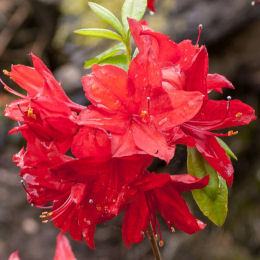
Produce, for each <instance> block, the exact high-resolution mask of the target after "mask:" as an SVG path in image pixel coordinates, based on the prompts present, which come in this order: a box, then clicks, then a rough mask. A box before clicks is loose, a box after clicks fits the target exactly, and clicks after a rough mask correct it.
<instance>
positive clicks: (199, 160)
mask: <svg viewBox="0 0 260 260" xmlns="http://www.w3.org/2000/svg"><path fill="white" fill-rule="evenodd" d="M187 167H188V173H189V174H191V175H193V176H195V177H198V178H202V177H204V176H205V175H207V174H209V177H210V179H209V184H208V186H206V187H205V188H203V189H200V190H193V191H192V196H193V198H194V199H195V201H196V203H197V204H198V206H199V208H200V210H201V211H202V213H203V214H204V215H205V216H207V217H208V218H209V219H210V220H211V221H212V222H213V223H215V224H216V225H218V226H222V225H223V224H224V222H225V219H226V216H227V211H228V188H227V184H226V181H225V180H224V179H223V178H222V177H221V176H220V175H219V174H218V173H217V172H216V171H215V170H214V169H213V168H212V167H211V166H210V165H209V164H208V162H207V161H206V160H205V159H204V158H203V156H202V155H201V154H200V153H199V152H198V151H197V149H196V148H188V159H187Z"/></svg>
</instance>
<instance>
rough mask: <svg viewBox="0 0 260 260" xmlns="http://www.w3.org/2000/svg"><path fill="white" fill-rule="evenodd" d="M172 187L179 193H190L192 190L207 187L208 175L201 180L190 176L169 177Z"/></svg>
mask: <svg viewBox="0 0 260 260" xmlns="http://www.w3.org/2000/svg"><path fill="white" fill-rule="evenodd" d="M170 179H171V183H172V185H173V186H174V187H175V188H176V189H178V191H179V192H184V191H190V190H194V189H202V188H204V187H205V186H207V185H208V182H209V175H206V176H205V177H203V178H201V179H200V178H196V177H193V176H192V175H190V174H180V175H171V176H170Z"/></svg>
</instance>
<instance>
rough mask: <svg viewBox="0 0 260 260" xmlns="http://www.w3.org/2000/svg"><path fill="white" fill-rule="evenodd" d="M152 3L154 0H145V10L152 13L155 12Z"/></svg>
mask: <svg viewBox="0 0 260 260" xmlns="http://www.w3.org/2000/svg"><path fill="white" fill-rule="evenodd" d="M154 1H155V0H147V8H148V9H150V10H151V11H153V12H155V7H154Z"/></svg>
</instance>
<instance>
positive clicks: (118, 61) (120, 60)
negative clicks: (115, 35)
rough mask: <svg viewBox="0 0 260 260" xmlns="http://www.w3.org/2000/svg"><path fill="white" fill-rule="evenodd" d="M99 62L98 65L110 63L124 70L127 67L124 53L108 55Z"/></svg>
mask: <svg viewBox="0 0 260 260" xmlns="http://www.w3.org/2000/svg"><path fill="white" fill-rule="evenodd" d="M99 64H100V65H106V64H112V65H115V66H117V67H120V68H122V69H123V70H125V71H127V69H128V64H127V57H126V55H125V54H121V55H115V56H112V57H109V58H107V59H105V60H103V61H101V62H100V63H99Z"/></svg>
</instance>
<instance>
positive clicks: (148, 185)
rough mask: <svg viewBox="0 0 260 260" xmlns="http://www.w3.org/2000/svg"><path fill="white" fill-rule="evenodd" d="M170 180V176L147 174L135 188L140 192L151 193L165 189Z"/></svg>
mask: <svg viewBox="0 0 260 260" xmlns="http://www.w3.org/2000/svg"><path fill="white" fill-rule="evenodd" d="M170 180H171V178H170V175H169V174H165V173H161V174H156V173H147V176H146V177H145V178H142V179H141V180H140V181H137V182H136V183H135V186H136V187H138V189H139V190H142V191H149V190H153V189H157V188H161V187H163V186H164V185H165V184H167V183H169V182H170Z"/></svg>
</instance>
